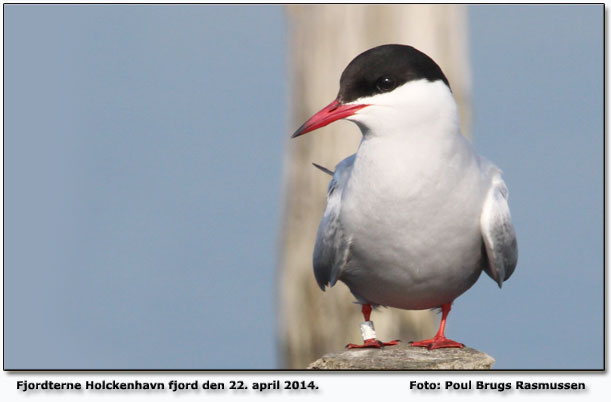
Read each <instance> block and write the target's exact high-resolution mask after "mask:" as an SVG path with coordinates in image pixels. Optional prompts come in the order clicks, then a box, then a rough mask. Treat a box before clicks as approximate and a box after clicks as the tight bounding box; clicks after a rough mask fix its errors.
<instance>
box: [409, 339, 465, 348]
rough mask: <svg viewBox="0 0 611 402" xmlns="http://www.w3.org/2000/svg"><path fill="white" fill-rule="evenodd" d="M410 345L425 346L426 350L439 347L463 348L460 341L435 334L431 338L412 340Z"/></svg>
mask: <svg viewBox="0 0 611 402" xmlns="http://www.w3.org/2000/svg"><path fill="white" fill-rule="evenodd" d="M411 345H412V346H415V347H422V348H427V349H428V350H433V349H441V348H464V347H465V345H463V344H462V343H459V342H456V341H453V340H451V339H448V338H446V337H445V336H436V337H434V338H432V339H426V340H424V341H418V342H412V343H411Z"/></svg>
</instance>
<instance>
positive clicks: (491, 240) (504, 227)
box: [480, 172, 518, 287]
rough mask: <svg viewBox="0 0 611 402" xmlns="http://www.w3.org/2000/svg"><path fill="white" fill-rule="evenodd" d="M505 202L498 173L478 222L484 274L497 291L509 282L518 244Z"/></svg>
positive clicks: (516, 256)
mask: <svg viewBox="0 0 611 402" xmlns="http://www.w3.org/2000/svg"><path fill="white" fill-rule="evenodd" d="M507 198H508V191H507V187H506V186H505V182H503V179H501V177H500V172H499V173H497V174H496V175H495V176H494V177H493V179H492V186H491V188H490V190H489V191H488V194H487V196H486V200H485V201H484V206H483V209H482V215H481V219H480V226H481V231H482V238H483V240H484V248H485V251H486V257H487V261H486V262H487V264H486V265H485V266H484V271H486V273H487V274H488V275H489V276H490V277H491V278H492V279H494V280H495V281H496V283H498V285H499V287H501V286H502V284H503V282H504V281H506V280H507V279H509V277H510V276H511V274H512V273H513V271H514V270H515V267H516V264H517V262H518V243H517V240H516V234H515V230H514V228H513V224H512V223H511V214H510V212H509V205H508V204H507Z"/></svg>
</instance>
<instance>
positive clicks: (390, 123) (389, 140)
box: [293, 45, 518, 349]
mask: <svg viewBox="0 0 611 402" xmlns="http://www.w3.org/2000/svg"><path fill="white" fill-rule="evenodd" d="M339 119H346V120H349V121H353V122H355V123H356V124H357V125H358V127H359V128H360V130H361V132H362V140H361V143H360V145H359V148H358V151H357V152H356V154H354V155H351V156H349V157H348V158H346V159H344V160H343V161H341V162H340V163H339V164H338V165H337V166H336V168H335V171H334V172H331V171H329V170H327V172H328V173H330V174H332V175H333V179H332V180H331V183H330V184H329V189H328V195H327V206H326V209H325V211H324V214H323V217H322V221H321V222H320V226H319V229H318V235H317V238H316V245H315V248H314V275H315V277H316V281H317V282H318V285H319V286H320V287H321V289H323V290H324V289H325V286H326V285H329V286H333V285H334V284H335V283H336V282H337V281H338V280H340V281H342V282H344V283H345V284H346V285H347V286H348V287H349V288H350V291H351V292H352V294H353V295H354V296H355V297H356V299H357V301H358V302H359V303H360V304H361V305H362V313H363V316H364V318H365V322H364V323H363V324H361V331H362V335H363V341H364V343H363V344H362V345H354V344H349V345H348V348H353V347H382V346H386V345H394V344H396V343H397V342H398V341H391V342H381V341H379V340H378V339H377V338H376V336H375V331H374V330H373V323H371V321H370V313H371V310H372V306H374V307H375V306H379V305H380V306H387V307H395V308H400V309H407V310H422V309H429V308H436V307H441V311H442V318H441V324H440V326H439V331H438V332H437V334H436V335H435V337H434V338H432V339H428V340H423V341H419V342H413V343H412V346H421V347H427V348H428V349H437V348H448V347H463V346H464V345H463V344H461V343H458V342H455V341H453V340H450V339H448V338H446V337H445V334H444V332H445V325H446V319H447V316H448V313H449V312H450V308H451V305H452V302H453V301H454V300H455V299H456V298H457V297H458V296H460V295H461V294H463V293H464V292H465V291H467V289H469V288H470V287H471V286H473V284H474V283H475V282H476V281H477V279H478V278H479V276H480V274H481V272H482V270H484V271H485V272H486V273H487V274H488V275H489V276H490V277H491V278H492V279H493V280H494V281H496V283H498V285H499V287H501V285H502V284H503V281H506V280H507V279H508V278H509V277H510V276H511V274H512V273H513V271H514V269H515V266H516V263H517V257H518V250H517V242H516V236H515V232H514V228H513V225H512V223H511V215H510V213H509V207H508V204H507V197H508V193H507V187H506V186H505V183H504V182H503V179H502V178H501V173H502V172H501V171H500V170H499V169H498V168H497V167H496V166H495V165H493V164H492V163H491V162H489V161H487V160H486V159H484V158H482V157H481V156H479V155H477V154H476V153H475V151H474V150H473V147H472V145H471V143H470V142H469V141H468V140H467V139H466V138H465V137H463V135H462V134H461V132H460V128H459V116H458V110H457V106H456V102H455V100H454V97H453V96H452V91H451V89H450V84H449V83H448V80H447V78H446V77H445V75H444V74H443V72H442V71H441V69H440V68H439V66H438V65H437V64H436V63H435V62H434V61H433V60H432V59H431V58H430V57H428V56H427V55H425V54H424V53H422V52H420V51H418V50H416V49H415V48H413V47H411V46H405V45H383V46H379V47H375V48H373V49H370V50H367V51H366V52H364V53H362V54H360V55H359V56H357V57H356V58H355V59H354V60H352V61H351V62H350V64H349V65H348V66H347V67H346V69H345V70H344V72H343V73H342V76H341V79H340V89H339V94H338V95H337V98H336V99H335V100H334V101H333V102H331V103H330V104H329V105H328V106H326V107H325V108H323V109H322V110H321V111H319V112H318V113H316V114H315V115H314V116H312V117H311V118H310V119H309V120H307V121H306V122H305V123H304V124H303V125H302V126H301V127H300V128H299V129H298V130H297V131H296V132H295V133H294V134H293V137H298V136H300V135H303V134H305V133H308V132H310V131H312V130H315V129H317V128H320V127H323V126H326V125H327V124H329V123H332V122H334V121H336V120H339ZM324 170H326V169H324Z"/></svg>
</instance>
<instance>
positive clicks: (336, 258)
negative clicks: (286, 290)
mask: <svg viewBox="0 0 611 402" xmlns="http://www.w3.org/2000/svg"><path fill="white" fill-rule="evenodd" d="M353 162H354V155H353V156H350V157H348V158H346V159H344V160H343V161H342V162H341V163H340V164H338V165H337V166H336V168H335V173H334V175H333V179H332V180H331V183H329V189H328V191H327V207H326V208H325V212H324V214H323V217H322V220H321V221H320V225H319V226H318V234H317V236H316V244H315V246H314V261H313V262H314V277H315V278H316V282H317V283H318V286H320V288H321V289H322V290H325V286H327V285H329V286H333V285H335V283H336V282H337V279H338V278H339V274H340V272H341V270H342V268H343V267H344V265H345V264H346V262H347V261H348V257H349V253H350V241H349V238H348V236H346V233H345V232H344V230H343V228H342V225H341V222H340V219H339V217H340V211H341V200H342V192H343V189H344V186H345V182H346V180H347V178H348V177H349V175H350V171H351V170H352V164H353Z"/></svg>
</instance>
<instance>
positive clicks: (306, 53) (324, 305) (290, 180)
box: [278, 5, 470, 368]
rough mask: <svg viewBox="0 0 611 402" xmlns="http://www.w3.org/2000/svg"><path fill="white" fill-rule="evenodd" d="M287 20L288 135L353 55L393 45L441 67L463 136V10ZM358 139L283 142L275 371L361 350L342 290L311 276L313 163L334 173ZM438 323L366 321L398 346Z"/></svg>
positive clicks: (319, 186)
mask: <svg viewBox="0 0 611 402" xmlns="http://www.w3.org/2000/svg"><path fill="white" fill-rule="evenodd" d="M286 11H287V15H288V25H289V52H290V54H289V59H290V65H289V70H290V91H291V92H290V94H289V99H290V100H291V107H290V110H291V118H290V122H292V124H291V127H290V129H289V130H288V131H291V130H294V129H296V128H297V127H299V125H300V124H301V123H303V122H304V121H305V119H307V118H308V117H310V116H311V115H312V114H313V113H315V112H316V111H318V110H319V109H321V108H322V107H323V106H325V105H327V104H328V103H329V102H331V101H332V100H333V99H335V97H336V95H337V92H338V90H339V77H340V75H341V73H342V71H343V69H344V68H345V67H346V65H347V64H348V63H349V62H350V61H351V60H352V59H353V58H354V57H355V56H356V55H358V54H359V53H361V52H363V51H365V50H367V49H369V48H372V47H374V46H378V45H382V44H387V43H401V44H409V45H412V46H414V47H416V48H417V49H419V50H421V51H423V52H425V53H426V54H428V55H429V56H431V57H432V58H433V59H434V60H435V61H436V62H437V63H438V64H439V65H440V66H441V68H442V69H443V71H444V73H445V74H446V76H447V77H448V79H449V81H450V85H451V87H452V91H453V92H454V96H455V97H456V99H457V101H458V103H459V110H460V112H461V117H462V127H463V133H468V132H469V127H470V109H469V98H470V92H469V88H470V76H469V63H468V57H467V29H466V9H465V7H464V6H461V5H289V6H287V7H286ZM286 134H287V137H288V136H289V134H290V133H288V132H287V133H286ZM360 139H361V135H360V132H359V131H358V129H357V127H356V126H355V125H354V124H352V123H349V122H337V123H334V124H332V125H330V126H328V127H325V128H322V129H319V130H318V131H317V132H314V133H311V134H308V135H306V136H304V137H300V138H299V139H298V140H287V153H286V155H287V156H286V160H285V197H286V199H285V207H284V211H283V212H284V215H283V227H282V232H281V238H280V243H281V252H280V259H279V277H280V280H279V283H278V286H279V290H278V308H279V317H280V318H279V327H278V331H279V334H278V337H279V340H280V343H281V344H280V355H281V362H280V365H281V366H282V367H287V368H305V367H306V366H307V365H308V364H310V363H311V362H312V361H314V360H315V359H317V358H318V357H320V356H322V355H323V354H325V353H327V352H330V351H334V350H339V349H340V348H342V347H343V346H344V345H345V344H347V343H348V342H354V343H360V342H361V339H360V331H359V323H360V322H361V321H362V316H361V314H360V309H359V307H358V306H357V305H355V304H353V301H354V297H353V296H352V295H351V294H350V292H349V291H348V289H347V287H346V286H345V285H343V284H342V283H338V284H337V285H336V286H335V287H333V288H332V289H330V290H327V291H326V292H324V293H323V292H321V290H320V289H319V288H318V286H317V285H316V282H315V280H314V276H313V273H312V252H313V249H314V240H315V237H316V230H317V228H318V223H319V221H320V218H321V216H322V212H323V210H324V206H325V196H326V190H327V185H328V183H329V179H330V178H329V176H327V175H326V174H324V173H322V172H320V171H318V170H317V169H315V168H314V167H313V166H312V162H316V163H318V164H321V165H323V166H326V167H328V168H330V169H333V168H334V167H335V165H336V164H337V163H338V162H339V161H341V160H342V159H343V158H345V157H347V156H349V155H351V154H353V153H354V152H356V150H357V147H358V144H359V141H360ZM406 291H409V290H408V289H406ZM436 320H437V318H436V317H435V316H434V315H433V314H432V313H431V312H430V311H428V310H425V311H404V310H398V309H385V308H382V309H380V310H379V311H374V312H373V314H372V321H374V322H375V325H376V330H377V333H378V336H379V337H380V338H381V339H383V340H387V339H401V340H402V341H404V342H407V341H409V340H415V339H422V338H426V337H430V336H432V335H434V333H435V330H436ZM450 331H451V329H450Z"/></svg>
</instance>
